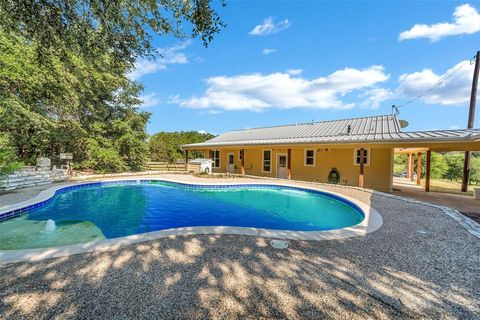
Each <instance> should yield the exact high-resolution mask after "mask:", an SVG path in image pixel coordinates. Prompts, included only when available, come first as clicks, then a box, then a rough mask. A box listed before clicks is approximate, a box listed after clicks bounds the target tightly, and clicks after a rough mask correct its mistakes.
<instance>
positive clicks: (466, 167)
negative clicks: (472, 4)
mask: <svg viewBox="0 0 480 320" xmlns="http://www.w3.org/2000/svg"><path fill="white" fill-rule="evenodd" d="M479 69H480V51H477V55H476V56H475V70H474V71H473V81H472V94H471V96H470V110H469V112H468V125H467V128H468V129H472V128H473V125H474V122H475V103H476V102H477V86H478V71H479ZM470 155H471V153H470V151H465V161H464V162H463V179H462V192H467V189H468V180H469V178H470V171H471V167H470Z"/></svg>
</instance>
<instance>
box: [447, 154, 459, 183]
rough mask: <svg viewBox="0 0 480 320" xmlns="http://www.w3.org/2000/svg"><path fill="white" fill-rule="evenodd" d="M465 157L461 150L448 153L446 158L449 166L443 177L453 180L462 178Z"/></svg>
mask: <svg viewBox="0 0 480 320" xmlns="http://www.w3.org/2000/svg"><path fill="white" fill-rule="evenodd" d="M463 158H464V155H463V154H461V153H459V152H449V153H446V154H445V155H444V159H445V161H446V162H447V166H448V167H447V171H446V172H445V173H444V175H443V178H445V179H449V180H451V181H452V180H458V179H461V178H462V176H463Z"/></svg>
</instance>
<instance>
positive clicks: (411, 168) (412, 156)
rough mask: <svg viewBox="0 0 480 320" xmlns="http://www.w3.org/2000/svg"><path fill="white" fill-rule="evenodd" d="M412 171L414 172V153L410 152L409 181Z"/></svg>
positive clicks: (411, 177) (411, 178)
mask: <svg viewBox="0 0 480 320" xmlns="http://www.w3.org/2000/svg"><path fill="white" fill-rule="evenodd" d="M414 172H415V153H412V155H411V158H410V181H413V178H414V175H413V173H414Z"/></svg>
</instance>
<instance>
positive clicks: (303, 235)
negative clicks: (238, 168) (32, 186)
mask: <svg viewBox="0 0 480 320" xmlns="http://www.w3.org/2000/svg"><path fill="white" fill-rule="evenodd" d="M142 182H143V183H146V182H148V183H152V182H162V183H167V184H168V183H171V184H174V185H181V186H183V187H188V188H213V189H225V188H232V187H242V188H248V187H255V188H259V187H266V188H271V187H275V188H287V189H291V190H301V191H308V192H312V193H316V194H319V195H323V196H328V197H331V198H334V199H336V200H338V201H340V202H342V203H345V204H347V205H350V206H352V207H353V208H354V209H355V210H357V212H359V213H360V214H362V215H363V216H364V219H363V220H362V221H361V222H360V223H359V224H356V225H354V226H351V227H347V228H342V229H336V230H324V231H291V230H272V229H261V228H247V227H225V226H202V227H184V228H174V229H165V230H159V231H153V232H148V233H143V234H136V235H131V236H126V237H119V238H113V239H105V240H100V241H94V242H87V243H80V244H73V245H66V246H59V247H53V248H41V249H20V250H0V263H13V262H21V261H36V260H42V259H49V258H56V257H63V256H68V255H72V254H79V253H84V252H93V251H108V250H114V249H117V248H119V247H121V246H124V245H128V244H133V243H138V242H143V241H150V240H154V239H160V238H165V237H172V236H185V235H206V234H230V235H247V236H255V237H265V238H280V239H290V240H316V241H319V240H334V239H346V238H351V237H356V236H365V235H367V234H368V233H371V232H374V231H376V230H378V229H379V228H380V227H381V226H382V224H383V219H382V216H381V215H380V214H379V213H378V212H377V211H376V210H375V209H374V208H372V207H371V206H370V205H368V204H366V203H364V202H361V201H360V200H357V199H353V198H351V197H349V196H345V195H342V194H339V193H336V192H333V191H325V190H321V189H319V188H311V187H307V186H305V187H303V186H302V187H298V186H292V185H288V184H287V183H281V182H280V181H279V182H278V183H277V182H272V183H222V184H219V183H194V184H193V183H185V182H181V181H176V180H173V179H114V180H106V181H98V182H88V183H72V184H71V185H62V186H57V187H51V188H48V189H46V190H44V191H42V192H41V193H39V194H38V195H37V196H36V197H34V198H32V199H30V200H27V201H24V202H21V203H18V204H15V205H11V206H8V207H6V208H3V209H2V210H0V221H3V220H6V219H10V218H12V217H16V216H19V215H21V214H22V213H25V212H26V211H28V210H31V209H34V208H38V207H41V206H44V205H46V204H48V203H49V202H50V201H52V200H53V197H54V196H55V194H61V193H64V192H66V191H70V190H76V189H80V188H86V187H91V186H98V185H113V184H126V183H128V184H132V183H142ZM2 217H3V219H2Z"/></svg>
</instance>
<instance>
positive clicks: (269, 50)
mask: <svg viewBox="0 0 480 320" xmlns="http://www.w3.org/2000/svg"><path fill="white" fill-rule="evenodd" d="M276 51H277V49H269V48H265V49H263V50H262V53H263V54H264V55H269V54H270V53H274V52H276Z"/></svg>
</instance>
